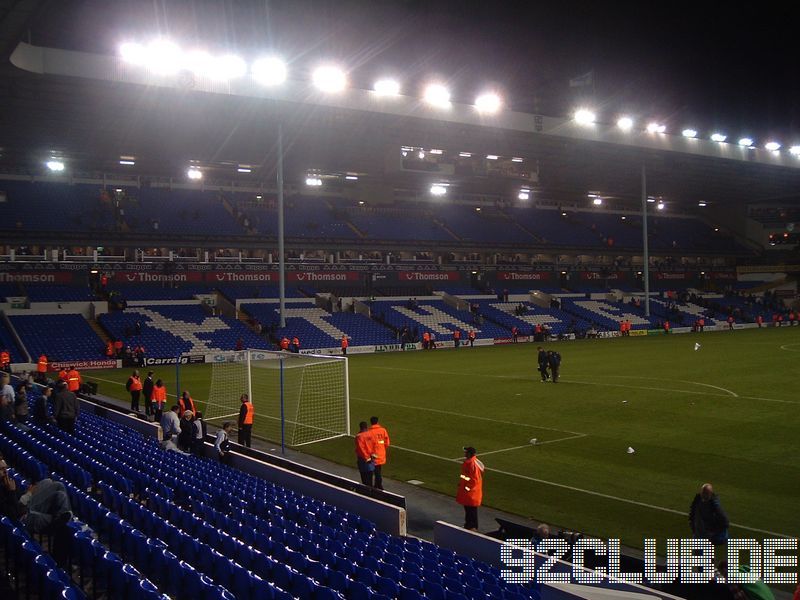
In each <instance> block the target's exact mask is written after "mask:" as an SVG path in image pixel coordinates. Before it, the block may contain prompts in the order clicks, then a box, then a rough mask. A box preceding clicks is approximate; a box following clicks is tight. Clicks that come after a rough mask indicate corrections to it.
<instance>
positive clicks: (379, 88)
mask: <svg viewBox="0 0 800 600" xmlns="http://www.w3.org/2000/svg"><path fill="white" fill-rule="evenodd" d="M372 89H373V91H374V92H375V93H376V94H378V95H379V96H397V95H399V94H400V84H399V83H398V82H397V81H395V80H394V79H379V80H378V81H376V82H375V85H374V86H372Z"/></svg>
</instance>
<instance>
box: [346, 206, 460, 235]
mask: <svg viewBox="0 0 800 600" xmlns="http://www.w3.org/2000/svg"><path fill="white" fill-rule="evenodd" d="M346 214H347V219H348V220H349V221H350V222H351V223H352V224H353V225H355V227H356V228H357V229H358V230H359V231H360V232H361V233H362V234H363V235H364V237H366V238H368V239H373V240H425V241H441V242H447V241H454V240H455V238H454V237H453V236H452V235H450V234H449V233H448V232H447V231H446V230H445V229H443V228H442V227H440V226H439V225H437V224H436V223H435V222H434V216H433V214H432V213H431V212H430V211H429V210H427V209H422V208H409V209H407V210H404V209H400V208H389V207H354V208H351V209H349V210H348V211H347V213H346Z"/></svg>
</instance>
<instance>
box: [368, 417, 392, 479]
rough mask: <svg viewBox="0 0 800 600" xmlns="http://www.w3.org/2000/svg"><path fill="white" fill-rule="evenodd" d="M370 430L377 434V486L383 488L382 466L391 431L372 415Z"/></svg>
mask: <svg viewBox="0 0 800 600" xmlns="http://www.w3.org/2000/svg"><path fill="white" fill-rule="evenodd" d="M369 422H370V428H369V430H370V432H371V433H372V435H373V436H375V444H376V445H375V448H376V452H375V460H374V462H375V487H376V488H378V489H379V490H382V489H383V475H382V473H381V467H382V466H383V465H385V464H386V451H387V450H388V448H389V432H388V431H386V428H385V427H383V425H381V424H380V423H378V417H371V418H370V420H369Z"/></svg>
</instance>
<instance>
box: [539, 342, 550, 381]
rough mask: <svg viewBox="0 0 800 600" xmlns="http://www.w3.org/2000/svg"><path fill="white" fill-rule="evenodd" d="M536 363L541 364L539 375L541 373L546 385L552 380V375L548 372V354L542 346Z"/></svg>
mask: <svg viewBox="0 0 800 600" xmlns="http://www.w3.org/2000/svg"><path fill="white" fill-rule="evenodd" d="M536 361H537V362H538V363H539V373H541V375H542V383H544V382H546V381H547V380H548V379H549V378H550V374H549V373H548V372H547V352H545V349H544V348H542V347H541V346H539V354H538V355H537V357H536Z"/></svg>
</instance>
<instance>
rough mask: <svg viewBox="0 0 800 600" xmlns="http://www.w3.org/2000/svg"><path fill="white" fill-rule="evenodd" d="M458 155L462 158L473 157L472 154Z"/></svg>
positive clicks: (461, 153) (462, 153) (463, 153)
mask: <svg viewBox="0 0 800 600" xmlns="http://www.w3.org/2000/svg"><path fill="white" fill-rule="evenodd" d="M458 155H459V156H460V157H461V158H470V157H472V152H459V153H458Z"/></svg>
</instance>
